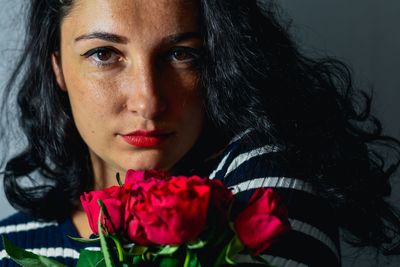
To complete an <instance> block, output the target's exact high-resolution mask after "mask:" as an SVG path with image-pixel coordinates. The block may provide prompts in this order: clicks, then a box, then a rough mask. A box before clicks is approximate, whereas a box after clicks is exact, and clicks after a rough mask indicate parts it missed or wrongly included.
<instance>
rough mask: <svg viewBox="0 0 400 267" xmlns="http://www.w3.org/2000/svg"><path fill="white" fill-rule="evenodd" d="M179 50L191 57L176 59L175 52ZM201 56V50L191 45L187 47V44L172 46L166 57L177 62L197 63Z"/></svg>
mask: <svg viewBox="0 0 400 267" xmlns="http://www.w3.org/2000/svg"><path fill="white" fill-rule="evenodd" d="M177 52H183V53H186V55H187V56H189V57H190V58H189V59H186V60H176V61H175V60H174V59H173V57H175V56H176V55H174V53H177ZM199 58H200V51H199V49H195V48H191V47H185V46H177V47H174V48H172V49H171V50H169V51H167V53H166V55H165V59H166V60H171V59H172V60H173V61H175V62H177V63H178V64H182V63H183V64H194V63H196V62H197V61H198V60H199Z"/></svg>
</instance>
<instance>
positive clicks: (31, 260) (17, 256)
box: [2, 236, 66, 267]
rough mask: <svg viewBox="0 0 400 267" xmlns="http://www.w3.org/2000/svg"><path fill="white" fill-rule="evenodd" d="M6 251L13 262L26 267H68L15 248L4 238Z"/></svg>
mask: <svg viewBox="0 0 400 267" xmlns="http://www.w3.org/2000/svg"><path fill="white" fill-rule="evenodd" d="M2 239H3V245H4V249H5V250H6V252H7V254H8V255H9V256H10V257H11V259H12V260H13V261H15V262H16V263H18V264H19V265H21V266H24V267H66V266H65V265H64V264H61V263H59V262H57V261H55V260H52V259H50V258H47V257H44V256H39V255H36V254H34V253H32V252H29V251H26V250H24V249H21V248H19V247H17V246H15V245H14V244H13V243H11V241H10V240H8V239H7V238H6V237H5V236H2Z"/></svg>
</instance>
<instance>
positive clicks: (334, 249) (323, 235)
mask: <svg viewBox="0 0 400 267" xmlns="http://www.w3.org/2000/svg"><path fill="white" fill-rule="evenodd" d="M253 134H254V133H253V132H251V131H247V132H244V133H243V134H241V135H239V136H237V137H236V138H234V139H233V140H232V141H231V142H230V143H229V144H228V146H227V147H226V148H225V149H224V150H222V151H221V152H220V153H219V155H218V156H217V157H216V158H217V164H216V167H215V169H214V170H213V171H212V173H211V175H210V177H211V178H215V179H220V180H222V181H223V182H224V184H225V185H226V186H227V187H228V188H230V189H231V190H232V192H233V194H234V196H235V202H234V203H235V205H234V210H235V212H240V210H242V209H243V208H244V207H245V206H246V204H247V202H248V200H249V198H250V197H251V195H252V194H253V193H254V192H255V190H257V189H258V188H263V187H264V188H273V189H274V191H276V192H277V193H278V194H279V195H280V196H281V197H282V198H283V199H284V202H285V203H286V205H287V208H288V215H289V221H290V223H291V226H292V231H291V232H290V233H289V234H287V235H286V236H285V238H284V239H283V240H281V242H279V243H277V244H274V245H273V246H272V247H271V248H270V249H269V250H268V251H266V253H263V255H262V256H263V257H265V259H266V260H268V261H269V262H271V263H273V265H279V266H281V265H285V264H289V262H290V263H291V264H293V263H294V262H295V263H299V266H303V265H301V264H304V265H307V266H322V265H324V266H339V265H340V247H339V241H338V228H337V224H336V223H335V218H334V217H333V216H332V209H331V208H330V206H329V205H328V203H327V202H326V201H325V200H324V199H322V198H321V197H320V196H319V195H318V192H317V190H316V188H315V186H314V185H313V183H312V182H311V179H310V177H307V175H306V173H307V171H306V170H304V169H303V168H301V166H296V165H295V164H293V163H292V162H293V161H292V159H291V156H293V155H291V154H290V153H289V152H288V150H287V149H286V148H285V147H284V146H283V145H282V144H274V143H268V142H265V143H257V142H252V139H253ZM315 253H317V254H318V255H321V256H322V258H324V259H325V260H328V262H329V264H328V265H326V264H325V263H323V262H320V261H319V260H317V259H316V257H315ZM246 257H247V256H246V255H242V257H240V259H237V260H238V262H241V263H244V264H248V263H250V262H251V259H250V258H249V259H248V258H246ZM289 265H290V264H289ZM289 265H288V266H289ZM290 266H291V265H290Z"/></svg>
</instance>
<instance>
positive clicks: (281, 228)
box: [4, 170, 290, 267]
mask: <svg viewBox="0 0 400 267" xmlns="http://www.w3.org/2000/svg"><path fill="white" fill-rule="evenodd" d="M117 180H118V181H119V186H112V187H109V188H106V189H104V190H97V191H92V192H89V193H85V194H84V195H83V196H81V202H82V205H83V208H84V210H85V212H86V214H87V217H88V221H89V224H90V227H91V230H92V231H93V234H94V235H92V236H94V237H93V238H91V239H83V238H73V239H74V240H77V241H81V242H97V243H99V244H100V248H101V249H100V251H89V250H81V253H80V257H79V260H78V264H77V266H78V267H81V266H85V267H86V266H106V267H112V266H124V267H125V266H126V267H129V266H185V267H186V266H187V267H200V266H221V265H225V264H229V265H234V264H235V261H234V256H235V255H237V254H239V253H250V254H251V255H252V257H253V258H254V259H256V260H257V261H260V262H261V263H264V264H265V265H266V266H270V265H269V264H268V262H266V261H265V260H264V259H263V258H261V257H259V256H258V255H259V254H260V253H261V252H262V251H264V250H266V249H267V248H268V247H269V246H270V245H271V244H272V243H273V242H275V241H276V240H277V238H278V237H279V236H281V235H282V234H284V233H286V232H287V231H289V230H290V224H289V221H288V218H287V211H286V208H285V207H284V205H283V204H282V201H281V199H280V198H279V196H278V195H277V194H276V193H275V192H273V191H272V189H265V188H260V189H258V190H256V191H255V192H254V194H253V195H252V197H251V198H250V200H249V202H248V203H247V206H246V207H245V208H244V209H243V210H242V211H241V212H240V213H239V214H237V215H234V216H233V215H232V214H231V207H232V203H233V196H232V193H231V191H230V190H228V189H227V188H226V187H225V186H224V185H223V184H222V182H221V181H219V180H216V179H214V180H210V179H208V178H200V177H198V176H191V177H186V176H175V177H166V175H165V174H164V173H163V172H158V171H133V170H129V171H128V172H127V174H126V177H125V183H124V184H122V183H121V181H120V179H119V177H118V175H117ZM4 245H5V248H6V250H7V252H8V254H9V255H10V256H11V258H13V259H14V260H15V261H16V262H17V263H19V264H21V265H22V266H63V265H61V264H59V263H57V262H55V261H53V260H51V259H48V258H45V257H42V256H38V255H34V254H33V253H30V252H26V251H22V250H20V249H18V248H16V247H14V246H13V245H12V244H11V243H10V242H9V241H8V240H6V239H4ZM38 263H40V264H39V265H38Z"/></svg>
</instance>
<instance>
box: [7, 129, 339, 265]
mask: <svg viewBox="0 0 400 267" xmlns="http://www.w3.org/2000/svg"><path fill="white" fill-rule="evenodd" d="M246 134H249V133H246ZM281 150H282V149H281V147H279V146H276V145H265V146H260V147H250V146H248V145H244V144H243V142H242V138H240V137H239V138H235V139H234V140H232V142H231V143H230V144H229V145H228V146H227V147H226V148H225V149H223V150H222V151H221V152H220V153H218V154H216V155H214V156H213V157H211V158H210V159H209V160H208V161H207V163H206V165H207V166H206V167H205V169H208V170H210V171H209V172H208V173H209V174H210V175H209V177H210V178H212V179H221V180H222V181H223V182H224V183H225V185H226V186H227V187H229V188H230V189H232V191H233V193H234V195H235V203H236V204H235V207H234V210H235V211H236V212H238V211H240V210H241V209H242V208H243V207H244V205H245V204H246V201H247V200H248V199H249V198H250V196H251V194H252V193H253V192H254V191H255V189H257V188H259V187H272V188H275V190H276V191H277V192H278V194H279V195H281V196H282V197H283V198H284V200H285V202H286V204H287V207H288V214H289V221H290V223H291V226H292V231H290V232H289V233H288V234H287V235H285V236H284V238H282V239H281V240H279V242H276V243H275V244H273V245H272V246H271V247H270V248H268V250H267V251H265V252H264V253H263V254H262V255H261V257H263V258H264V259H266V260H267V261H268V262H270V263H271V264H272V265H274V266H285V267H303V266H312V267H317V266H318V267H319V266H324V267H329V266H332V267H338V266H340V248H339V237H338V228H337V225H336V223H335V220H334V218H333V212H332V210H331V208H330V207H329V205H328V204H327V203H326V202H325V201H324V200H323V199H321V198H319V197H318V196H317V194H316V191H315V189H314V187H313V185H312V184H310V183H309V182H307V177H303V176H302V175H300V174H299V173H302V172H301V171H299V170H295V169H294V168H292V167H291V166H284V165H285V164H283V162H287V161H283V160H282V151H281ZM203 171H204V169H203ZM254 230H255V231H257V229H254ZM0 234H6V235H7V236H8V237H9V239H10V240H11V241H12V242H13V243H14V244H16V245H17V246H20V247H23V248H27V249H28V250H30V251H33V252H35V253H37V254H41V255H45V256H48V257H54V258H55V259H56V260H58V261H60V262H63V263H65V264H66V265H67V266H74V265H75V264H76V261H77V259H78V257H79V250H80V249H82V248H84V247H88V246H90V245H87V244H82V243H79V242H75V241H72V240H71V239H69V238H68V237H67V235H70V236H78V233H77V231H76V229H75V228H74V226H73V224H72V221H71V220H70V219H68V220H66V221H64V222H46V223H44V222H37V221H35V220H33V219H31V218H29V217H27V216H25V215H23V214H21V213H17V214H15V215H13V216H11V217H9V218H7V219H5V220H3V221H1V222H0ZM89 249H98V248H96V247H89ZM235 260H236V262H238V263H239V264H240V265H243V266H249V265H255V266H257V263H256V262H255V261H254V260H253V259H252V258H251V257H250V255H248V254H240V255H238V256H237V257H236V258H235ZM0 266H16V265H15V264H14V263H13V262H12V261H11V260H10V259H9V258H8V257H7V254H6V253H5V251H4V250H3V248H2V247H1V245H0Z"/></svg>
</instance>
